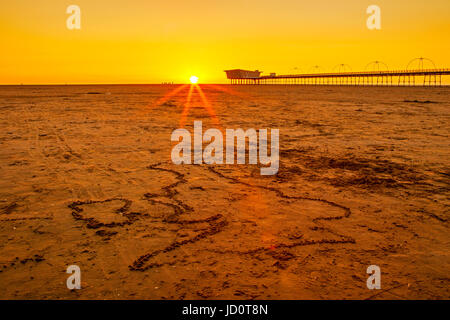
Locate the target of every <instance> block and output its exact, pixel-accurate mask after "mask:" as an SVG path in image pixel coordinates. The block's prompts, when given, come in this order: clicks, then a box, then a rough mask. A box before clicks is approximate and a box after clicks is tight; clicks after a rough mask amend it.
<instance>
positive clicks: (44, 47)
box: [0, 0, 450, 84]
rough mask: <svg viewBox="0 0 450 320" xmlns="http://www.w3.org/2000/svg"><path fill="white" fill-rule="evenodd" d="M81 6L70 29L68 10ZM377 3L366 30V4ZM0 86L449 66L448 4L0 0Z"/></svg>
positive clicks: (216, 79) (220, 79) (438, 0)
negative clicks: (418, 62) (424, 62)
mask: <svg viewBox="0 0 450 320" xmlns="http://www.w3.org/2000/svg"><path fill="white" fill-rule="evenodd" d="M71 4H76V5H78V6H79V7H80V8H81V30H68V29H67V28H66V20H67V18H68V17H69V15H68V14H66V8H67V7H68V6H69V5H71ZM372 4H376V5H378V6H380V8H381V18H382V22H381V23H382V29H381V30H373V31H371V30H368V29H367V27H366V20H367V17H368V15H367V14H366V9H367V7H368V6H369V5H372ZM0 38H1V40H0V41H1V42H2V45H1V48H2V50H1V59H0V70H1V71H0V83H1V84H20V83H24V84H53V83H55V84H59V83H61V84H64V83H68V84H72V83H161V82H168V81H174V82H175V83H186V82H188V81H189V77H190V76H191V75H196V76H198V77H199V82H201V83H226V78H225V74H224V73H223V70H225V69H230V68H245V69H251V70H254V69H259V70H263V71H264V72H265V73H269V72H276V73H279V74H283V73H299V72H308V71H310V70H311V67H312V66H314V65H320V66H321V67H322V69H323V71H332V70H333V68H334V67H335V66H336V65H337V64H340V63H346V64H349V65H350V66H351V67H352V69H353V71H358V70H364V68H365V66H366V64H367V63H369V62H370V61H373V60H381V61H383V62H385V63H386V64H387V65H388V66H389V67H390V68H395V69H402V68H405V67H406V64H407V63H408V61H410V60H411V59H413V58H415V57H419V56H424V57H428V58H431V59H433V60H434V62H435V63H436V65H437V66H438V67H450V54H449V52H450V1H449V0H428V1H423V0H370V1H365V0H341V1H336V0H314V1H303V0H192V1H191V0H165V1H160V0H127V1H124V0H71V1H65V0H39V1H31V0H14V1H2V2H1V3H0Z"/></svg>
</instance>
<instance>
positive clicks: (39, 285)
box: [0, 85, 450, 299]
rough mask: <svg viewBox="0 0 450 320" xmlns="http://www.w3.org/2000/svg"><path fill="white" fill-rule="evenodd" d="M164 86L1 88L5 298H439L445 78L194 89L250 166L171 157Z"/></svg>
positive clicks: (198, 104) (170, 106)
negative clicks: (241, 143)
mask: <svg viewBox="0 0 450 320" xmlns="http://www.w3.org/2000/svg"><path fill="white" fill-rule="evenodd" d="M175 87H176V86H162V85H161V86H158V85H153V86H144V85H142V86H141V85H137V86H16V87H14V86H8V87H0V110H1V118H0V126H1V131H0V143H1V151H0V170H1V177H2V179H1V181H0V298H1V299H449V298H450V290H449V276H448V270H449V269H450V259H449V258H450V254H449V245H450V236H449V228H448V227H449V223H448V219H449V206H450V200H449V199H450V197H449V196H450V192H449V191H450V187H449V183H450V169H449V168H450V160H449V159H450V157H449V150H450V140H449V132H450V88H448V87H443V88H422V87H419V88H396V87H394V88H382V87H378V88H373V87H372V88H367V87H310V86H303V87H298V86H295V87H293V86H264V87H255V86H228V85H222V86H220V87H218V86H202V88H203V90H204V92H205V96H206V97H207V99H208V101H209V103H210V104H211V106H212V107H213V108H214V110H215V112H216V114H217V117H218V119H219V120H220V125H221V126H222V127H223V128H243V129H248V128H255V129H262V128H278V129H280V169H279V172H278V174H277V175H275V176H261V175H260V172H259V167H258V166H257V165H212V166H210V165H174V164H172V163H171V160H170V152H171V148H172V146H173V144H172V143H171V142H170V135H171V133H172V131H173V130H174V129H176V128H178V127H179V121H180V117H181V113H182V110H183V105H184V103H185V101H186V95H187V91H188V90H183V91H180V92H178V93H177V94H176V95H174V96H172V97H170V98H169V99H167V100H166V101H161V100H160V98H161V97H162V96H164V95H165V94H166V93H168V92H170V91H171V90H173V89H174V88H175ZM220 89H222V90H225V91H221V90H220ZM194 120H202V121H203V126H204V128H207V127H214V124H213V123H212V121H211V120H210V117H209V114H208V112H207V111H206V110H205V108H203V102H202V100H201V99H200V97H199V96H198V94H194V95H193V102H192V106H191V110H190V112H189V114H188V118H187V121H186V123H187V127H188V128H191V127H192V124H193V121H194ZM74 264H75V265H78V266H80V268H81V273H82V289H81V290H69V289H67V287H66V279H67V277H68V276H69V275H68V274H66V268H67V267H68V266H69V265H74ZM369 265H378V266H380V268H381V273H382V276H381V287H382V288H381V290H368V289H367V287H366V279H367V277H368V275H367V274H366V269H367V267H368V266H369Z"/></svg>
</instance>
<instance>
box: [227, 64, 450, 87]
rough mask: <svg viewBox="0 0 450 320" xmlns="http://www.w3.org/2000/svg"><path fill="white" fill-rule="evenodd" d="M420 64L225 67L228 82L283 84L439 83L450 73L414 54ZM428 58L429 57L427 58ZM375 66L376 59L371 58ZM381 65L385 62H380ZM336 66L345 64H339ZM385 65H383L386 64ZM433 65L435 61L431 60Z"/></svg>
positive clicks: (430, 84)
mask: <svg viewBox="0 0 450 320" xmlns="http://www.w3.org/2000/svg"><path fill="white" fill-rule="evenodd" d="M416 60H417V61H418V62H419V68H416V69H411V70H410V69H408V67H409V65H410V64H411V62H410V64H408V66H407V68H406V69H405V70H376V71H360V72H351V71H346V72H341V70H338V71H339V72H320V73H319V72H314V73H303V74H285V75H277V74H275V73H271V74H269V75H261V73H262V72H261V71H259V70H255V71H249V70H243V69H233V70H225V72H226V74H227V78H228V79H229V80H230V83H231V84H235V85H240V84H247V85H248V84H250V85H264V84H284V85H339V86H418V85H421V86H442V77H443V76H446V75H450V69H448V68H446V69H438V68H430V69H424V68H423V61H424V60H429V59H426V58H416V59H414V60H412V61H416ZM429 61H431V60H429ZM371 64H375V65H376V66H377V67H378V68H379V66H380V62H379V61H374V62H372V63H371ZM383 65H385V64H384V63H383ZM339 66H348V65H344V64H341V65H339ZM385 66H386V65H385ZM433 66H434V63H433Z"/></svg>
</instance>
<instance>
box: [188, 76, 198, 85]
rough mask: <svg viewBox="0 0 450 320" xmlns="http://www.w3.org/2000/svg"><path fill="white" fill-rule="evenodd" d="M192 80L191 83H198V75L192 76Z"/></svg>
mask: <svg viewBox="0 0 450 320" xmlns="http://www.w3.org/2000/svg"><path fill="white" fill-rule="evenodd" d="M189 80H190V81H191V83H192V84H195V83H197V82H198V77H196V76H192V77H190V79H189Z"/></svg>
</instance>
